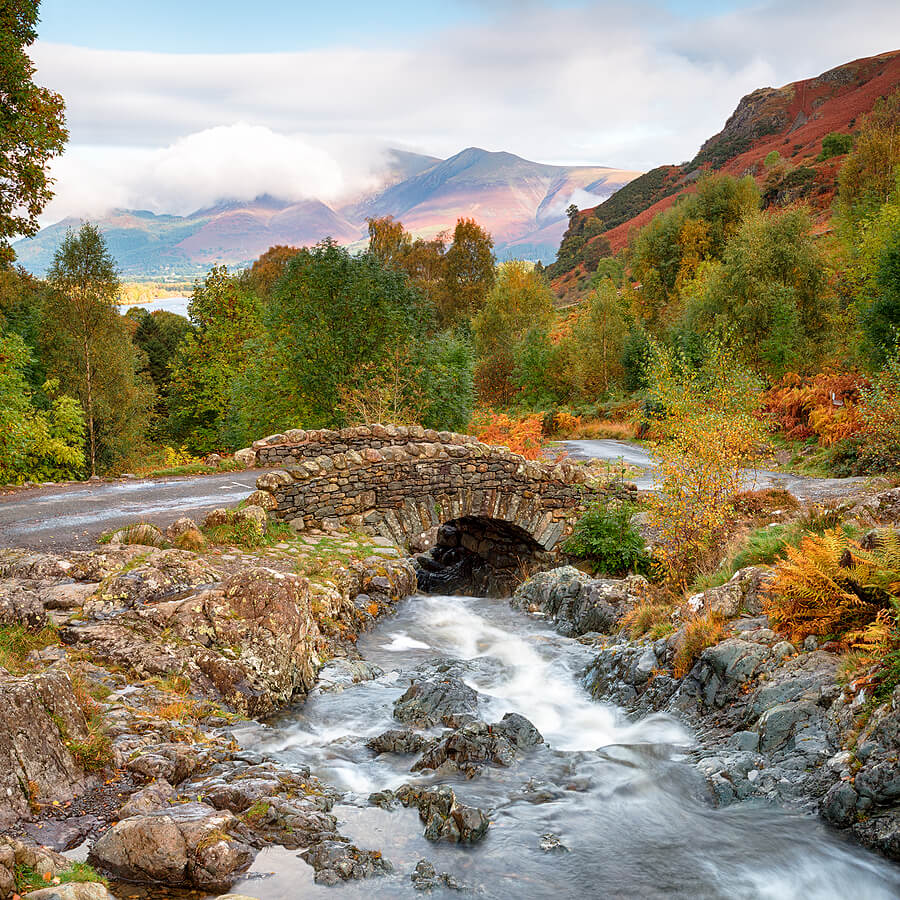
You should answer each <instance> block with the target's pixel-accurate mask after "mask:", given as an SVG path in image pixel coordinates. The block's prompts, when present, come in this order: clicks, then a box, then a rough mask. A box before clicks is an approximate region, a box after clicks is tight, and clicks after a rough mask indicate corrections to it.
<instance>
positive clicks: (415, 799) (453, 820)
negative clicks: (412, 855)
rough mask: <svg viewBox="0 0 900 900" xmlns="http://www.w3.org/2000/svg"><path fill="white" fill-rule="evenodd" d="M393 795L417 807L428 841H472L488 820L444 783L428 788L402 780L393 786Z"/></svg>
mask: <svg viewBox="0 0 900 900" xmlns="http://www.w3.org/2000/svg"><path fill="white" fill-rule="evenodd" d="M395 796H396V798H397V800H399V801H400V803H401V804H402V805H403V806H405V807H410V806H415V807H416V808H417V809H418V810H419V818H420V819H421V820H422V821H423V822H424V823H425V837H426V838H427V839H428V840H429V841H449V842H450V843H453V844H475V843H477V842H478V841H480V840H481V839H482V838H483V837H484V836H485V834H487V830H488V827H489V825H490V820H489V819H488V817H487V816H486V815H485V814H484V812H482V810H480V809H478V808H477V807H475V806H467V805H466V804H464V803H460V802H459V800H458V799H457V797H456V794H455V793H454V791H453V789H452V788H450V787H448V786H447V785H440V786H438V787H432V788H428V787H418V786H413V785H409V784H406V785H403V786H402V787H400V788H398V789H397V791H396V792H395Z"/></svg>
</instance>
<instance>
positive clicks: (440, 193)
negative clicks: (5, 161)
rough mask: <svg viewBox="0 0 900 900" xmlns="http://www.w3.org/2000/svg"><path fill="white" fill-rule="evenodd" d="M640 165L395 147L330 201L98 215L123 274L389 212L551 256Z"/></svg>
mask: <svg viewBox="0 0 900 900" xmlns="http://www.w3.org/2000/svg"><path fill="white" fill-rule="evenodd" d="M638 174H639V173H638V172H629V171H624V170H621V169H610V168H605V167H601V166H551V165H544V164H542V163H535V162H529V161H528V160H525V159H521V158H520V157H518V156H514V155H513V154H511V153H491V152H488V151H486V150H479V149H477V148H474V147H473V148H470V149H468V150H463V151H462V152H461V153H457V154H456V155H455V156H452V157H450V158H449V159H446V160H441V159H438V158H437V157H433V156H426V155H423V154H418V153H409V152H407V151H402V150H394V151H391V153H390V154H389V156H388V159H387V161H386V164H385V167H384V169H383V171H382V172H381V173H380V187H379V189H378V190H377V191H376V192H373V193H370V194H368V195H365V196H362V197H358V198H356V199H354V200H353V201H352V202H349V203H347V204H346V205H344V206H341V207H338V208H333V207H331V206H329V205H328V204H326V203H324V202H322V201H321V200H317V199H307V200H302V201H300V202H290V201H285V200H281V199H279V198H276V197H268V196H264V197H257V198H256V199H255V200H252V201H249V202H244V201H224V202H221V203H218V204H216V205H215V206H213V207H210V208H208V209H202V210H197V211H196V212H193V213H191V214H190V215H187V216H173V215H160V214H154V213H152V212H147V211H139V210H113V211H112V212H110V213H109V214H107V215H105V216H102V217H101V218H99V219H98V220H96V221H97V224H98V225H99V226H100V228H101V230H102V231H103V233H104V235H105V236H106V239H107V242H108V243H109V247H110V250H111V252H112V254H113V256H114V257H115V259H116V261H117V263H118V265H119V268H120V270H121V272H122V274H123V276H124V277H125V278H127V279H141V278H165V277H177V276H180V277H186V276H187V277H191V276H194V275H198V274H202V273H203V272H205V271H207V270H208V269H209V267H210V266H211V265H214V264H221V263H224V264H226V265H228V266H229V267H232V268H235V267H242V266H246V265H248V264H249V263H250V262H252V261H253V260H254V259H256V258H257V257H258V256H259V255H260V254H261V253H263V252H264V251H265V250H267V249H268V248H269V247H271V246H273V245H275V244H288V245H291V246H304V245H309V244H314V243H316V242H317V241H320V240H322V239H323V238H325V237H332V238H334V239H335V240H336V241H338V242H339V243H342V244H354V243H357V242H362V240H363V239H364V237H365V235H366V222H365V220H366V218H367V217H370V216H383V215H392V216H394V217H395V218H397V219H400V220H402V222H403V224H404V225H405V226H406V227H407V228H408V229H409V230H410V231H411V232H413V234H415V235H416V236H424V237H432V236H434V235H436V234H438V233H439V232H442V231H452V229H453V226H454V225H455V224H456V220H457V219H458V218H459V217H461V216H466V217H471V218H474V219H476V220H477V221H478V222H479V224H481V225H482V226H484V227H485V228H486V229H487V230H488V231H489V232H491V234H492V235H493V237H494V242H495V247H496V250H497V255H498V257H499V258H501V259H504V258H509V257H511V256H522V257H526V258H530V259H541V260H542V261H545V262H549V261H550V260H552V259H553V257H554V255H555V253H556V248H557V247H558V246H559V241H560V238H561V237H562V234H563V231H564V230H565V227H566V223H567V221H568V220H567V218H566V208H567V207H568V206H569V204H570V203H572V202H573V201H574V202H575V203H576V204H577V205H579V206H584V205H593V204H595V203H596V202H597V201H599V200H604V199H606V198H607V197H609V196H610V195H611V194H612V193H613V192H614V191H616V190H617V189H618V188H619V187H621V186H622V185H623V184H626V183H627V182H628V181H630V180H631V179H632V178H634V177H635V176H636V175H638ZM80 221H81V220H79V219H76V218H70V219H65V220H63V221H61V222H57V223H55V224H54V225H51V226H49V227H47V228H44V229H43V230H42V231H41V232H39V233H38V234H37V235H36V236H35V237H34V238H31V239H28V240H23V241H19V242H17V243H16V244H15V250H16V254H17V257H18V262H19V263H20V264H21V265H22V266H24V267H25V268H26V269H28V270H29V271H31V272H34V273H35V274H38V275H42V274H44V273H45V272H46V270H47V267H48V266H49V264H50V261H51V259H52V257H53V253H54V251H55V250H56V248H57V246H58V245H59V242H60V240H61V239H62V237H63V236H64V234H65V231H66V229H67V228H71V227H76V228H77V227H78V225H79V224H80Z"/></svg>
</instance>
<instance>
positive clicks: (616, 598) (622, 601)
mask: <svg viewBox="0 0 900 900" xmlns="http://www.w3.org/2000/svg"><path fill="white" fill-rule="evenodd" d="M646 587H647V581H646V579H645V578H643V577H642V576H640V575H629V576H628V577H627V578H591V577H590V576H589V575H586V574H585V573H584V572H581V571H579V570H578V569H576V568H574V567H573V566H561V567H560V568H557V569H552V570H550V571H549V572H539V573H538V574H537V575H535V576H533V577H532V578H530V579H529V580H528V581H526V582H525V583H524V584H522V585H520V586H519V588H518V589H517V590H516V591H515V593H514V594H513V596H512V599H511V600H510V603H511V604H512V606H514V607H515V608H517V609H524V610H526V611H528V612H540V613H543V614H544V615H546V616H548V617H549V618H551V619H553V620H554V621H555V622H556V625H557V630H558V631H559V632H560V633H561V634H565V635H568V636H576V635H581V634H587V633H589V632H600V633H610V632H611V631H614V630H615V629H616V627H617V626H618V624H619V622H620V621H621V619H622V616H624V615H625V613H626V612H628V610H629V609H631V608H632V607H633V606H634V605H635V603H637V601H638V599H639V598H640V596H641V592H642V591H643V590H645V589H646Z"/></svg>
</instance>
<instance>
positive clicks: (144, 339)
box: [126, 306, 191, 419]
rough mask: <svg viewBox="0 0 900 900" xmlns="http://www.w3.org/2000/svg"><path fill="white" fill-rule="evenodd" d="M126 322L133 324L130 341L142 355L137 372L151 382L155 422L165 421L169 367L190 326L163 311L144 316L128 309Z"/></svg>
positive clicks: (169, 380) (132, 309) (179, 317)
mask: <svg viewBox="0 0 900 900" xmlns="http://www.w3.org/2000/svg"><path fill="white" fill-rule="evenodd" d="M126 318H128V319H132V320H134V321H135V322H136V323H137V324H136V327H135V329H134V334H133V335H132V338H131V339H132V340H133V341H134V343H135V346H136V347H138V349H139V350H141V352H142V353H143V354H144V358H145V361H144V363H143V365H142V366H141V372H142V373H143V374H145V375H146V377H148V378H149V379H150V380H151V381H152V382H153V387H154V390H155V393H156V418H157V419H164V418H167V416H168V398H169V385H170V383H171V380H172V375H171V371H170V368H169V366H170V364H171V362H172V359H173V357H174V356H175V352H176V350H177V349H178V347H179V345H180V344H181V342H182V341H183V340H184V338H185V337H186V336H187V334H188V333H189V332H190V331H191V323H190V322H188V320H187V319H185V318H184V316H179V315H177V314H175V313H172V312H168V311H166V310H164V309H157V310H154V311H153V312H147V310H146V309H141V308H140V307H139V306H134V307H132V308H131V309H129V310H128V312H127V313H126Z"/></svg>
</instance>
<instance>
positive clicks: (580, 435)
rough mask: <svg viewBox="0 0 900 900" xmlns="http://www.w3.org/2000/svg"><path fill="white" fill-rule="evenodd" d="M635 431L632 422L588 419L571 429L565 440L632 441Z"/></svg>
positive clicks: (635, 434)
mask: <svg viewBox="0 0 900 900" xmlns="http://www.w3.org/2000/svg"><path fill="white" fill-rule="evenodd" d="M636 436H637V429H636V428H635V427H634V423H633V422H629V421H621V420H617V419H588V420H586V421H582V422H580V423H579V424H578V425H577V426H576V427H575V428H573V429H572V430H571V431H570V432H569V433H568V434H566V435H565V437H566V438H568V439H570V440H603V439H612V440H617V441H633V440H634V439H635V437H636Z"/></svg>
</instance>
